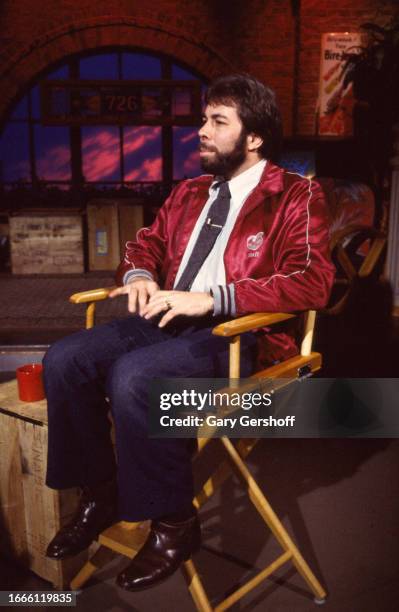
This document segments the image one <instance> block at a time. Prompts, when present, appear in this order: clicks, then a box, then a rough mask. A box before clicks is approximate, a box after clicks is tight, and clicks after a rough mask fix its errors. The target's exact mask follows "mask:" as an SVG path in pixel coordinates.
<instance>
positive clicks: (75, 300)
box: [69, 287, 116, 304]
mask: <svg viewBox="0 0 399 612" xmlns="http://www.w3.org/2000/svg"><path fill="white" fill-rule="evenodd" d="M113 289H116V287H103V288H101V289H90V290H89V291H82V292H81V293H74V294H73V295H71V296H70V298H69V301H70V302H72V304H86V302H98V301H100V300H105V299H107V297H108V296H109V294H110V293H111V291H112V290H113Z"/></svg>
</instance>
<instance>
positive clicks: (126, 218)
mask: <svg viewBox="0 0 399 612" xmlns="http://www.w3.org/2000/svg"><path fill="white" fill-rule="evenodd" d="M118 209H119V244H120V260H122V259H123V257H124V254H125V247H126V242H128V241H129V240H136V234H137V232H138V231H139V229H141V228H142V227H143V225H144V214H143V206H142V204H140V203H139V202H138V201H131V200H122V201H120V202H119V205H118Z"/></svg>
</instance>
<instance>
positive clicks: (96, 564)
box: [70, 288, 326, 612]
mask: <svg viewBox="0 0 399 612" xmlns="http://www.w3.org/2000/svg"><path fill="white" fill-rule="evenodd" d="M111 290H112V288H104V289H95V290H93V291H86V292H83V293H77V294H74V295H73V296H71V298H70V301H71V302H73V303H74V304H81V303H87V304H88V305H87V309H86V327H87V328H91V327H92V326H93V325H94V315H95V305H96V302H97V301H99V300H103V299H105V298H107V297H108V295H109V293H110V291H111ZM295 316H296V315H294V314H287V313H256V314H251V315H248V316H244V317H241V318H238V319H235V320H234V321H229V322H226V323H223V324H221V325H218V326H217V327H215V328H214V330H213V333H214V334H215V335H218V336H223V337H226V338H229V345H230V347H229V351H230V354H229V360H230V363H229V376H230V379H237V378H239V376H240V340H241V334H243V333H245V332H247V331H251V330H256V329H258V328H260V327H265V326H270V325H273V324H275V323H278V322H280V321H284V320H287V319H291V318H293V317H295ZM315 317H316V313H315V311H309V312H308V313H306V315H305V324H304V334H303V340H302V344H301V352H300V355H297V356H295V357H292V358H290V359H287V360H286V361H284V362H283V363H279V364H277V365H274V366H271V367H269V368H266V369H264V370H263V371H261V372H257V373H256V374H254V378H256V379H259V378H278V379H283V381H286V384H291V383H292V382H294V381H296V380H300V379H301V378H302V377H303V376H304V375H306V376H309V375H311V374H313V373H314V372H316V371H317V370H319V369H320V367H321V355H320V354H319V353H315V352H312V339H313V330H314V324H315ZM283 384H285V382H283ZM209 440H210V438H209V437H207V438H199V439H198V453H201V451H202V450H203V448H204V447H205V446H206V444H207V443H208V442H209ZM257 441H258V440H257V439H241V440H239V441H238V444H236V445H234V444H233V443H232V442H231V440H230V439H229V438H227V437H226V436H223V437H221V438H220V442H221V444H222V445H223V447H224V449H225V451H226V452H227V455H228V457H227V460H226V461H225V462H223V463H221V464H220V465H219V467H218V468H217V470H216V471H215V472H214V473H213V474H212V476H211V477H210V478H209V479H208V480H207V481H206V482H205V484H204V486H203V487H202V489H201V491H200V492H199V494H198V495H197V496H196V497H195V499H194V504H195V506H196V507H197V508H200V507H201V506H202V505H203V504H204V503H206V501H208V500H209V499H210V498H211V497H212V495H213V494H214V492H215V491H216V490H217V489H218V487H220V486H221V484H222V483H223V482H224V481H225V480H226V478H228V476H229V475H230V474H231V473H232V472H235V473H236V474H237V475H238V477H239V478H240V480H241V481H242V482H243V484H244V486H245V487H246V489H247V493H248V496H249V499H250V501H251V502H252V503H253V505H254V506H255V508H256V510H257V511H258V513H259V514H260V516H261V518H262V519H263V521H264V522H265V524H266V526H267V527H268V528H269V529H270V531H271V532H272V534H273V535H274V536H275V538H276V540H277V541H278V543H279V544H280V546H281V548H282V551H283V552H282V554H281V555H280V556H279V557H278V558H277V559H275V560H274V561H273V562H272V563H270V564H269V565H267V566H266V567H265V568H264V569H262V570H261V571H260V572H259V573H258V574H257V575H256V576H254V577H253V578H251V579H250V580H248V581H247V582H246V583H245V584H243V585H242V586H240V587H239V588H238V589H237V590H236V591H234V592H233V593H231V594H230V595H229V596H228V597H226V598H225V599H223V601H221V602H219V603H218V604H217V605H216V606H215V607H212V605H211V602H210V600H209V598H208V596H207V594H206V591H205V588H204V586H203V583H202V581H201V578H200V575H199V573H198V571H197V568H196V566H195V565H194V562H193V560H192V559H189V560H188V561H186V562H185V563H183V565H182V571H183V574H184V577H185V579H186V583H187V586H188V589H189V591H190V593H191V596H192V598H193V601H194V604H195V606H196V608H197V610H198V611H199V612H222V611H223V610H227V609H228V608H230V607H231V606H232V605H233V604H234V603H236V602H237V601H239V600H240V599H241V598H242V597H244V596H245V595H246V594H247V593H249V592H250V591H252V590H253V589H254V588H255V587H257V586H258V585H259V584H260V583H262V582H263V581H264V580H265V579H266V578H268V577H269V576H270V575H271V574H272V573H273V572H275V571H276V570H277V569H279V568H280V567H282V566H283V565H284V564H285V563H288V562H291V563H292V564H293V565H294V567H295V568H296V570H297V571H298V572H299V573H300V575H301V576H302V577H303V579H304V580H305V582H306V583H307V585H308V587H309V589H310V590H311V591H312V593H313V595H314V601H315V603H318V604H322V603H324V601H325V598H326V591H325V590H324V588H323V587H322V586H321V584H320V582H319V581H318V580H317V578H316V577H315V575H314V574H313V572H312V570H311V569H310V567H309V565H308V564H307V563H306V561H305V559H304V558H303V556H302V555H301V553H300V551H299V549H298V548H297V546H296V545H295V543H294V542H293V540H292V538H291V537H290V535H289V534H288V532H287V530H286V529H285V527H284V526H283V524H282V523H281V521H280V519H279V518H278V517H277V515H276V513H275V512H274V510H273V508H272V506H271V505H270V503H269V502H268V500H267V499H266V497H265V495H264V494H263V493H262V491H261V489H260V487H259V486H258V484H257V482H256V480H255V478H254V477H253V476H252V474H251V473H250V471H249V469H248V467H247V466H246V464H245V461H244V459H245V458H246V457H247V456H248V454H249V453H250V452H251V451H252V449H253V448H254V447H255V445H256V443H257ZM148 529H149V522H148V521H147V522H142V523H141V522H139V523H129V522H126V521H122V522H120V523H117V524H115V525H113V526H111V527H109V528H108V529H106V530H105V531H103V532H102V533H101V534H100V536H99V538H98V542H99V544H100V547H99V549H98V550H97V552H96V553H95V554H94V555H93V557H92V558H91V559H90V560H89V561H88V562H87V563H86V564H85V565H84V567H83V568H82V569H81V570H80V572H79V573H78V574H77V575H76V576H75V577H74V579H73V580H72V582H71V588H72V589H74V590H75V589H79V588H80V587H82V586H83V585H84V583H85V582H86V581H87V580H88V579H89V578H90V577H91V576H92V575H93V573H94V572H95V571H96V569H98V568H100V567H102V566H103V565H104V564H106V563H107V562H109V561H110V560H111V559H112V558H113V557H114V556H115V555H116V554H122V555H125V556H127V557H129V558H133V557H134V556H135V554H136V553H137V552H138V550H139V549H140V548H141V546H142V545H143V543H144V541H145V539H146V537H147V533H148Z"/></svg>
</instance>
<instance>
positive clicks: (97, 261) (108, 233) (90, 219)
mask: <svg viewBox="0 0 399 612" xmlns="http://www.w3.org/2000/svg"><path fill="white" fill-rule="evenodd" d="M87 225H88V231H89V268H90V270H116V268H117V267H118V264H119V262H120V253H119V224H118V206H117V204H116V202H113V201H112V200H93V201H92V202H90V204H88V206H87Z"/></svg>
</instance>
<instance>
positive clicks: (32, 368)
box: [17, 363, 46, 402]
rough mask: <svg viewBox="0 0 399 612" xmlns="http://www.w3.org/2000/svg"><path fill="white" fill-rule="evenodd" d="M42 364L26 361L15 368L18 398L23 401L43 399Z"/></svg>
mask: <svg viewBox="0 0 399 612" xmlns="http://www.w3.org/2000/svg"><path fill="white" fill-rule="evenodd" d="M42 372H43V366H42V365H41V364H40V363H27V364H26V365H22V366H20V367H19V368H17V381H18V393H19V399H20V400H21V401H23V402H38V401H39V400H42V399H44V398H45V397H46V396H45V393H44V387H43V377H42Z"/></svg>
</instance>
